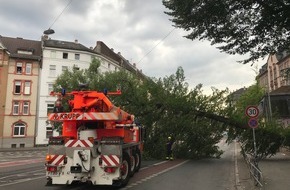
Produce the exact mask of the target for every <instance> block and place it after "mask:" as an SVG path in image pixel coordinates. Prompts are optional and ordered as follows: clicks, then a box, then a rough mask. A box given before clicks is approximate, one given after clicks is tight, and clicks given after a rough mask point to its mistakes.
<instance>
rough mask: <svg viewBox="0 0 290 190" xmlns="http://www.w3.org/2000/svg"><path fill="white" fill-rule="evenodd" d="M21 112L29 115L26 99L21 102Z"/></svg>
mask: <svg viewBox="0 0 290 190" xmlns="http://www.w3.org/2000/svg"><path fill="white" fill-rule="evenodd" d="M22 110H23V111H22V114H23V115H29V102H28V101H24V102H23V108H22Z"/></svg>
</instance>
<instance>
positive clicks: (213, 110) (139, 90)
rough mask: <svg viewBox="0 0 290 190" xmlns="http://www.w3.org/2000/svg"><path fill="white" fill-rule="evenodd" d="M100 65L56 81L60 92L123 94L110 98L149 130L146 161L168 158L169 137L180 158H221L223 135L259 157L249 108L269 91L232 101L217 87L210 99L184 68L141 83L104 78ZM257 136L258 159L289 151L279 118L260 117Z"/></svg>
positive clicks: (115, 75) (251, 91)
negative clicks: (82, 88) (84, 90)
mask: <svg viewBox="0 0 290 190" xmlns="http://www.w3.org/2000/svg"><path fill="white" fill-rule="evenodd" d="M99 66H100V62H99V61H98V60H95V59H94V60H93V61H92V64H91V65H90V67H89V68H88V69H87V70H77V69H76V68H73V69H72V70H68V71H65V72H64V73H63V74H62V75H60V76H59V77H58V79H57V80H56V83H55V85H54V89H55V91H57V92H60V90H61V87H62V88H65V89H66V90H67V92H69V91H71V90H78V89H79V86H78V85H79V83H85V84H88V89H89V90H97V91H103V90H104V89H107V90H108V91H109V92H110V91H116V90H117V89H121V91H122V95H121V96H110V99H111V101H112V102H113V103H114V104H115V105H116V106H119V107H121V108H122V109H124V110H125V111H127V112H128V113H132V114H134V115H135V116H136V118H137V121H138V122H139V123H141V124H142V125H143V126H145V127H146V139H145V145H144V148H145V153H144V156H145V157H146V158H148V159H149V158H159V159H162V158H164V155H165V152H166V147H165V144H166V140H167V137H168V136H171V137H172V138H173V139H174V140H175V145H176V146H175V149H174V155H175V157H182V158H205V157H216V158H219V157H220V155H221V154H222V151H221V150H219V147H218V146H217V143H218V142H219V141H220V140H221V139H222V138H223V135H222V134H223V133H224V131H227V132H228V139H227V140H228V141H229V142H230V141H232V140H233V139H236V138H238V139H239V140H240V141H241V143H242V144H243V146H244V149H245V150H246V152H247V153H250V154H253V153H254V147H253V130H252V129H251V128H249V127H248V124H247V122H248V120H249V118H248V117H247V116H246V115H245V109H246V107H247V106H249V105H258V104H259V101H260V100H262V98H263V96H264V90H263V89H262V88H260V87H259V85H258V84H254V85H252V86H250V87H249V88H248V89H247V91H246V92H245V93H244V94H243V95H242V96H241V97H240V99H239V100H238V101H237V102H233V100H232V98H231V96H229V91H228V90H227V89H225V90H218V89H215V88H212V94H211V95H204V94H203V91H202V85H201V84H199V85H197V86H196V87H195V88H194V89H189V88H188V84H187V83H186V82H185V81H186V78H185V76H184V71H183V69H182V68H181V67H179V68H177V71H176V72H175V74H172V75H170V76H167V77H164V78H159V79H156V78H152V79H146V80H140V78H138V77H137V76H135V75H134V74H132V73H128V72H126V71H124V70H121V71H118V72H107V73H102V74H101V73H99V70H98V68H99ZM63 103H64V102H63ZM64 105H65V104H64ZM65 107H66V109H68V108H67V105H65ZM241 126H242V127H241ZM60 130H61V129H60ZM255 134H256V140H257V141H256V144H257V155H258V157H259V158H264V157H267V156H271V155H273V154H275V153H276V152H277V151H278V150H279V148H280V147H281V146H283V145H285V146H290V130H289V129H284V128H282V127H281V125H279V122H277V119H273V120H272V122H266V121H265V119H264V118H263V117H262V116H261V117H259V127H258V128H257V129H255Z"/></svg>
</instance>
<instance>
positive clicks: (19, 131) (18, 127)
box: [13, 123, 25, 137]
mask: <svg viewBox="0 0 290 190" xmlns="http://www.w3.org/2000/svg"><path fill="white" fill-rule="evenodd" d="M24 135H25V125H24V124H23V123H16V124H15V125H14V126H13V137H23V136H24Z"/></svg>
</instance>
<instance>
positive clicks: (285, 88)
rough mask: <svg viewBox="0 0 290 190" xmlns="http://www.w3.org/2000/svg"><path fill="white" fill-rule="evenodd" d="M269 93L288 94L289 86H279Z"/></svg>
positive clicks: (289, 91) (289, 92)
mask: <svg viewBox="0 0 290 190" xmlns="http://www.w3.org/2000/svg"><path fill="white" fill-rule="evenodd" d="M270 95H290V86H281V87H280V88H278V89H276V90H273V91H271V92H270Z"/></svg>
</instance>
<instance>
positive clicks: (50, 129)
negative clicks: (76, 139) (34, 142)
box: [46, 127, 53, 139]
mask: <svg viewBox="0 0 290 190" xmlns="http://www.w3.org/2000/svg"><path fill="white" fill-rule="evenodd" d="M52 133H53V132H52V127H46V138H47V139H48V138H49V137H52Z"/></svg>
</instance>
